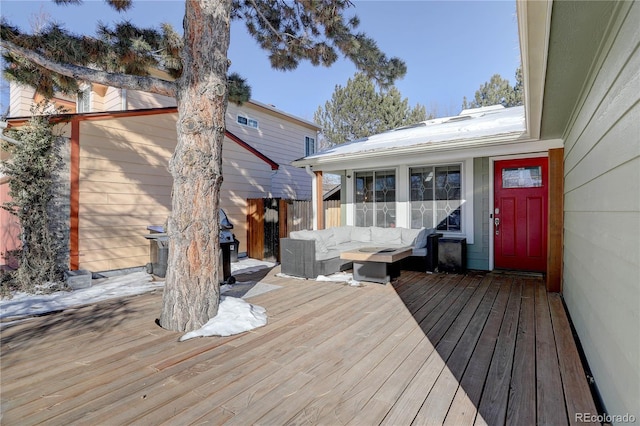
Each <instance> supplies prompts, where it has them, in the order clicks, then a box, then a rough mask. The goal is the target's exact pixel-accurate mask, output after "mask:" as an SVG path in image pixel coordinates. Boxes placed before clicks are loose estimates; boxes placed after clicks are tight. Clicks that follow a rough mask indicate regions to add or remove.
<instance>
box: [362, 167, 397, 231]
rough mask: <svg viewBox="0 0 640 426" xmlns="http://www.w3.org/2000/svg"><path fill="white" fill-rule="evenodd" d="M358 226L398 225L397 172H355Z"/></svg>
mask: <svg viewBox="0 0 640 426" xmlns="http://www.w3.org/2000/svg"><path fill="white" fill-rule="evenodd" d="M355 185H356V187H355V193H356V204H355V215H356V217H355V222H356V226H381V227H384V228H390V227H394V226H396V172H395V171H394V170H381V171H371V172H356V173H355Z"/></svg>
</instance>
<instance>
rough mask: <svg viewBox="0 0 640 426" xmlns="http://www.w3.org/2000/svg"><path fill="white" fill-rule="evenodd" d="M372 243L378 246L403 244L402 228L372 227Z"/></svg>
mask: <svg viewBox="0 0 640 426" xmlns="http://www.w3.org/2000/svg"><path fill="white" fill-rule="evenodd" d="M371 241H373V242H375V243H376V244H382V245H385V244H402V229H401V228H379V227H377V226H373V227H371Z"/></svg>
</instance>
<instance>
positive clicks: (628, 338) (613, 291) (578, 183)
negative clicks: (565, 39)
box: [563, 2, 640, 418]
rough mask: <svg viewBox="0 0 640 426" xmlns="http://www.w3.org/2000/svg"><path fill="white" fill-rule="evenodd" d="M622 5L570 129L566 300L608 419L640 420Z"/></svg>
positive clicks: (633, 119) (635, 162) (630, 71)
mask: <svg viewBox="0 0 640 426" xmlns="http://www.w3.org/2000/svg"><path fill="white" fill-rule="evenodd" d="M622 9H623V10H622V13H621V14H620V15H619V16H618V18H617V19H618V20H617V21H616V22H615V24H614V26H615V27H614V28H613V31H611V33H610V38H609V39H608V40H606V43H604V44H603V46H604V47H603V51H602V52H601V55H600V57H599V58H598V61H597V62H596V66H595V67H594V68H593V70H594V71H593V73H592V76H591V78H590V79H589V80H588V81H587V84H586V85H585V88H584V90H583V95H582V98H581V101H580V102H579V103H578V107H577V108H576V110H575V111H574V114H573V116H572V118H573V119H572V121H571V124H570V125H569V128H568V129H567V131H566V132H565V134H566V137H565V154H564V170H565V171H564V178H565V182H564V183H565V189H564V205H565V218H564V224H565V225H564V241H565V244H564V273H563V280H564V282H563V296H564V299H565V301H566V304H567V307H568V310H569V312H570V314H571V318H572V320H573V323H574V325H575V328H576V331H577V333H578V336H579V338H580V342H581V344H582V347H583V349H584V352H585V354H586V357H587V359H588V362H589V366H590V368H591V371H592V373H593V376H594V378H595V381H596V385H597V388H598V390H599V392H600V394H601V396H602V399H603V402H604V405H605V408H606V411H607V413H609V414H620V415H623V414H626V413H628V414H631V415H635V417H636V418H640V409H639V406H638V401H640V356H639V353H640V349H639V348H640V333H638V325H639V324H640V309H639V301H640V273H639V271H640V244H639V243H638V242H639V241H640V190H639V188H638V185H639V182H640V141H639V135H640V103H639V102H638V101H639V100H640V71H639V70H640V53H639V45H640V33H639V32H638V30H637V23H638V22H640V3H637V2H631V3H629V4H628V5H626V6H624V7H622Z"/></svg>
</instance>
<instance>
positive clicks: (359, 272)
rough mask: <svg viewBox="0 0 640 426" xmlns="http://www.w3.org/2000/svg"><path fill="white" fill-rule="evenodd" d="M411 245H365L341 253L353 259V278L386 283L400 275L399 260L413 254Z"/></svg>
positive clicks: (345, 257)
mask: <svg viewBox="0 0 640 426" xmlns="http://www.w3.org/2000/svg"><path fill="white" fill-rule="evenodd" d="M412 251H413V249H412V248H411V247H402V248H386V247H363V248H359V249H355V250H349V251H344V252H342V253H340V259H345V260H351V261H353V279H354V280H356V281H372V282H376V283H381V284H386V283H388V282H390V281H391V279H392V278H395V277H397V276H399V275H400V263H399V261H400V260H402V259H404V258H405V257H409V256H411V252H412Z"/></svg>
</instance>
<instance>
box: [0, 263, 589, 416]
mask: <svg viewBox="0 0 640 426" xmlns="http://www.w3.org/2000/svg"><path fill="white" fill-rule="evenodd" d="M277 272H278V268H276V269H275V270H273V271H271V272H270V273H268V274H267V275H266V276H264V273H262V274H260V278H259V279H261V280H262V281H263V282H265V283H268V284H275V285H279V286H281V288H280V289H278V290H275V291H271V292H269V293H265V294H262V295H259V296H256V297H253V298H251V299H250V301H251V302H252V303H255V304H258V305H261V306H264V307H265V308H266V309H267V313H268V315H269V323H268V324H267V325H266V326H265V327H262V328H259V329H256V330H253V331H251V332H247V333H243V334H241V335H237V336H230V337H210V338H201V339H193V340H189V341H186V342H178V341H177V340H178V337H179V336H180V334H179V333H172V332H169V331H166V330H163V329H161V328H159V327H158V326H157V325H156V324H155V319H156V318H157V316H158V314H159V311H160V305H161V292H159V291H156V292H154V293H150V294H145V295H139V296H135V297H128V298H123V299H116V300H112V301H108V302H103V303H100V304H96V305H92V306H83V307H79V308H77V309H73V310H68V311H65V312H59V313H55V314H51V315H47V316H43V317H37V318H32V319H29V320H28V321H22V322H16V323H13V324H8V325H7V324H3V329H2V333H1V340H0V350H1V354H2V356H1V358H0V368H1V369H2V375H1V376H0V380H1V381H0V385H1V386H2V394H1V397H0V398H1V407H0V408H1V410H2V413H3V414H2V416H3V417H2V424H3V425H4V424H6V425H31V424H39V423H48V424H196V423H211V424H242V425H247V424H298V425H299V424H327V425H336V424H354V425H362V424H367V425H369V424H383V423H384V424H443V423H446V424H452V425H464V424H467V425H469V424H473V423H477V424H487V423H488V424H492V425H493V424H528V423H535V422H537V423H545V424H561V423H567V421H570V420H571V419H572V418H574V417H575V416H573V413H572V412H573V411H575V410H580V412H582V411H584V412H594V411H593V410H595V408H593V407H594V404H593V399H592V398H591V395H590V393H589V386H588V384H587V383H586V379H585V376H584V371H583V370H582V366H581V364H580V358H579V356H578V352H577V349H576V347H575V343H574V341H573V337H572V334H571V330H570V326H569V322H568V320H567V317H566V314H565V312H564V307H563V306H562V301H561V299H560V297H559V296H558V295H553V294H551V295H547V293H546V291H545V289H544V283H543V281H542V279H541V278H523V277H520V276H513V275H508V274H490V273H477V272H473V273H469V274H468V275H455V274H425V273H418V272H403V273H402V275H401V276H400V277H399V279H398V280H397V281H395V282H394V283H393V284H387V285H380V284H373V283H364V286H362V287H352V286H348V285H344V284H339V283H330V282H316V281H312V280H297V279H290V278H286V277H281V276H277V275H276V273H277ZM248 279H250V277H249V278H248ZM243 280H244V278H243ZM558 359H560V362H559V361H558ZM550 404H551V405H550Z"/></svg>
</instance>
